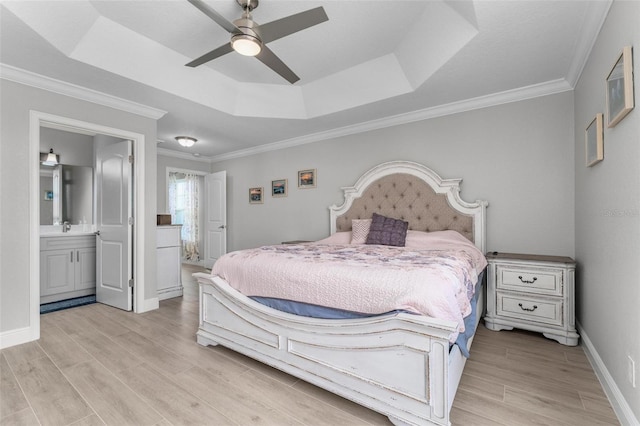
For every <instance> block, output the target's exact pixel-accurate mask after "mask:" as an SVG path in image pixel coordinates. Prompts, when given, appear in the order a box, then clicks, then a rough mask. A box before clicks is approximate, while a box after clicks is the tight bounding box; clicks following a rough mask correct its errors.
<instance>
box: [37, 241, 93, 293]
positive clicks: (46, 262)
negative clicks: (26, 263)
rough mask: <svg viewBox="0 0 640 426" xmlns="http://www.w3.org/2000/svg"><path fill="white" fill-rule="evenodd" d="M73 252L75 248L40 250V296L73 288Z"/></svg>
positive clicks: (74, 252)
mask: <svg viewBox="0 0 640 426" xmlns="http://www.w3.org/2000/svg"><path fill="white" fill-rule="evenodd" d="M75 254H76V250H73V249H60V250H49V251H41V252H40V295H41V296H49V295H51V294H57V293H64V292H67V291H73V290H74V289H75V284H74V274H75V266H76V262H75ZM94 263H95V262H94Z"/></svg>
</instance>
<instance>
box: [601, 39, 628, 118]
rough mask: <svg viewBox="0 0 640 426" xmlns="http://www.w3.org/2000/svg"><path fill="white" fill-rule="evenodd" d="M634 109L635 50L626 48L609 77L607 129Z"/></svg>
mask: <svg viewBox="0 0 640 426" xmlns="http://www.w3.org/2000/svg"><path fill="white" fill-rule="evenodd" d="M633 107H634V102H633V50H632V48H631V46H626V47H625V48H624V49H622V53H621V54H620V56H618V59H617V60H616V63H615V64H614V65H613V68H612V69H611V71H610V72H609V75H608V76H607V127H614V126H615V125H616V124H618V122H620V120H622V119H623V118H624V117H625V116H626V115H627V114H629V111H631V110H632V109H633Z"/></svg>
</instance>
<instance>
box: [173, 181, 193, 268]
mask: <svg viewBox="0 0 640 426" xmlns="http://www.w3.org/2000/svg"><path fill="white" fill-rule="evenodd" d="M199 195H200V181H199V179H198V175H196V174H191V173H181V172H170V173H169V213H171V222H172V223H176V224H182V252H183V256H184V258H185V259H186V260H189V261H194V262H196V261H198V260H200V251H199V250H198V241H199V240H200V235H199V233H200V230H199V223H200V218H199V217H198V202H199V201H198V200H199Z"/></svg>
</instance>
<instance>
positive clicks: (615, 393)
mask: <svg viewBox="0 0 640 426" xmlns="http://www.w3.org/2000/svg"><path fill="white" fill-rule="evenodd" d="M576 326H577V328H578V333H580V338H581V339H582V348H583V349H584V353H585V354H586V355H587V359H588V360H589V362H590V363H591V367H593V371H594V372H595V373H596V376H597V377H598V380H599V381H600V384H601V385H602V388H603V390H604V393H605V394H606V395H607V398H609V402H610V403H611V407H612V408H613V411H614V412H615V413H616V416H618V420H619V421H620V423H621V424H623V425H640V422H639V421H638V419H637V418H636V417H635V415H634V414H633V411H632V410H631V407H630V406H629V404H628V403H627V401H626V400H625V399H624V396H623V395H622V392H620V388H618V385H617V384H616V382H615V380H614V379H613V377H612V376H611V374H610V373H609V370H608V369H607V366H606V365H605V363H604V361H602V358H600V355H599V354H598V351H597V350H596V348H595V346H593V343H592V342H591V340H590V339H589V336H587V333H586V332H585V330H584V328H582V325H581V324H580V322H578V321H576Z"/></svg>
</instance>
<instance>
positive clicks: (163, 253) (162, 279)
mask: <svg viewBox="0 0 640 426" xmlns="http://www.w3.org/2000/svg"><path fill="white" fill-rule="evenodd" d="M180 249H181V248H180V247H159V248H158V249H157V253H158V263H157V265H158V293H160V292H161V291H162V290H167V289H174V288H180V287H182V279H181V278H182V277H181V275H180V274H181V270H180Z"/></svg>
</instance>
